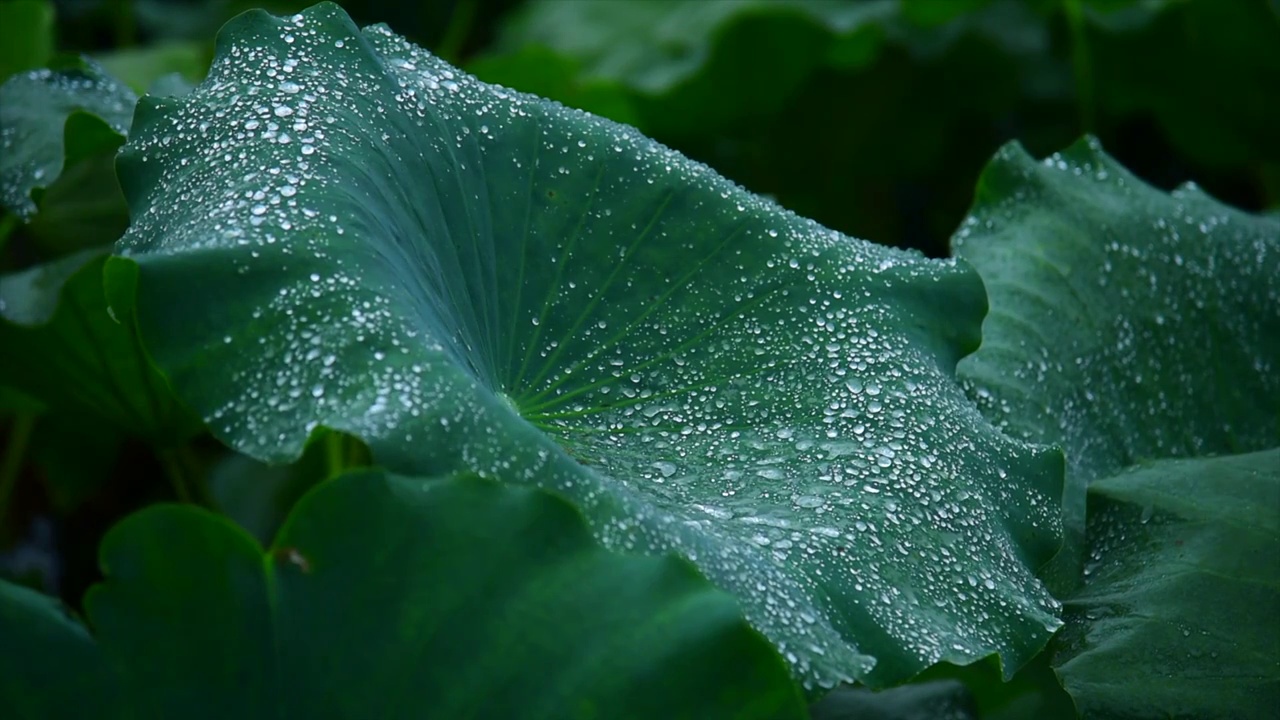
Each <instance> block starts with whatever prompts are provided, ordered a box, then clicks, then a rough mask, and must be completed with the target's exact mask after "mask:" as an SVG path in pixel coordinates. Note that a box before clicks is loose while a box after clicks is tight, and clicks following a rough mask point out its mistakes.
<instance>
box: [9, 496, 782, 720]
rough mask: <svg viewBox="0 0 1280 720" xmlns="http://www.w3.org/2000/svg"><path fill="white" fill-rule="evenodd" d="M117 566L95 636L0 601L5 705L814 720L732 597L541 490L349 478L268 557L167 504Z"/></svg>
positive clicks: (115, 554) (281, 713) (109, 560)
mask: <svg viewBox="0 0 1280 720" xmlns="http://www.w3.org/2000/svg"><path fill="white" fill-rule="evenodd" d="M101 557H102V567H103V571H104V572H105V574H106V580H105V582H104V583H103V584H101V585H99V586H97V587H95V588H94V589H93V590H91V591H90V592H89V595H88V597H87V598H86V608H87V615H88V622H89V624H90V626H91V627H92V628H93V638H92V639H90V637H89V636H88V633H86V632H85V630H84V628H82V627H81V626H79V625H78V624H75V623H72V622H70V621H68V620H66V619H65V618H63V617H62V616H61V615H60V614H59V611H58V610H57V609H56V608H54V607H52V606H51V604H50V603H48V602H47V601H43V602H42V601H41V600H40V599H39V598H36V597H33V596H32V594H31V593H29V592H26V591H20V590H17V589H15V588H13V587H11V586H3V585H0V593H2V594H0V634H3V636H4V637H5V638H6V643H5V645H4V648H3V651H0V663H6V664H7V666H5V667H4V669H5V670H6V671H7V672H5V673H4V674H3V675H2V676H0V683H5V682H7V683H8V684H7V685H3V684H0V693H2V695H0V697H3V699H4V701H5V705H6V707H14V706H17V707H27V706H28V705H25V704H33V703H36V702H40V701H45V702H55V703H57V702H61V703H64V704H70V702H68V701H69V700H72V699H73V702H74V709H67V710H66V711H65V712H63V713H57V712H55V711H54V710H53V709H47V708H46V709H42V711H41V712H40V713H38V716H39V717H58V716H65V717H82V716H83V712H84V708H93V712H94V716H95V717H101V718H112V717H136V716H140V715H145V716H151V717H184V718H228V717H238V718H246V719H248V718H257V717H299V718H303V717H306V718H319V717H340V718H355V717H379V718H391V717H405V718H409V717H414V718H420V717H442V718H446V717H447V718H460V717H495V718H497V717H521V718H569V717H581V718H596V717H599V718H658V717H661V718H718V717H723V718H761V719H765V718H799V717H803V714H804V708H803V705H802V704H801V702H800V697H799V694H798V693H797V691H796V689H795V688H794V686H793V685H792V684H791V682H790V680H789V679H788V677H787V673H786V669H785V665H784V664H783V663H782V661H781V659H780V658H779V657H778V656H777V654H776V653H775V652H774V651H773V650H772V649H771V648H770V647H769V645H768V643H766V642H765V641H764V639H763V638H761V637H760V636H759V635H758V634H756V633H755V632H754V631H752V630H751V629H750V628H749V627H748V626H747V624H746V623H745V622H744V621H743V620H742V617H741V615H740V614H739V612H738V609H737V607H736V605H735V603H734V602H733V600H732V598H730V597H729V596H727V595H725V594H723V593H721V592H719V591H717V590H715V589H713V588H712V587H711V586H710V585H709V584H708V583H707V582H706V581H705V580H703V579H702V578H701V577H699V576H698V575H697V573H696V572H694V571H693V569H692V568H691V567H690V566H689V565H688V564H687V563H685V562H683V561H680V560H677V559H674V558H670V557H667V558H659V557H623V556H619V555H615V554H613V553H610V552H608V551H605V550H603V549H601V548H600V547H599V546H598V545H596V544H595V543H594V542H593V541H592V539H591V537H590V535H589V533H588V531H587V528H586V526H585V524H584V523H583V520H582V517H581V516H580V515H579V514H578V513H577V512H575V511H574V510H573V508H571V507H570V506H569V505H568V504H567V503H565V502H564V501H563V500H560V499H557V498H555V497H553V496H552V495H550V494H547V493H543V492H539V491H535V490H529V489H517V488H510V487H503V486H499V485H496V484H492V483H488V482H484V481H479V480H475V479H456V480H438V481H427V482H424V481H419V480H409V479H401V478H393V477H386V476H384V475H383V474H382V473H380V472H369V473H363V474H355V475H348V476H345V477H343V478H340V479H338V480H335V481H333V482H330V483H326V484H324V485H322V486H320V487H319V488H317V489H316V490H315V491H313V492H312V493H310V494H309V495H308V496H307V497H306V498H305V499H304V500H303V501H302V502H301V503H300V504H299V505H298V507H297V508H296V509H295V511H294V512H293V514H292V516H291V517H290V519H289V521H288V522H287V523H286V526H285V527H284V529H283V530H282V531H281V533H280V535H279V536H278V537H277V538H276V542H275V544H274V545H273V546H272V547H271V549H270V550H268V551H267V552H266V553H265V554H264V552H263V550H262V548H261V547H260V546H258V545H257V543H255V542H254V541H253V539H252V538H250V537H249V536H248V535H246V534H245V533H244V532H243V531H242V530H240V529H239V528H237V527H235V526H234V525H232V524H231V523H230V522H229V521H227V520H226V519H224V518H221V517H218V516H215V515H212V514H210V513H208V512H205V511H202V510H197V509H194V508H192V507H190V506H158V507H153V508H150V509H147V510H144V511H142V512H140V513H138V514H136V515H134V516H131V517H130V518H128V519H126V520H125V521H124V522H123V523H122V524H121V525H119V526H117V527H116V528H115V529H114V530H112V532H111V533H110V534H109V535H108V536H107V538H106V539H105V540H104V541H103V546H102V554H101ZM15 640H16V642H15ZM45 668H51V669H52V668H56V669H57V672H56V673H53V672H45V671H44V670H45ZM109 668H114V669H118V672H119V677H120V681H119V685H118V686H117V681H115V679H114V677H112V675H113V673H112V671H111V670H110V669H109ZM37 682H38V683H39V684H38V685H35V684H34V683H37ZM95 683H96V684H97V686H95V685H94V684H95ZM86 684H87V685H89V687H83V685H86ZM103 686H105V687H103ZM33 689H34V692H33ZM113 691H118V692H119V695H120V696H119V697H117V696H114V695H112V694H111V693H112V692H113ZM73 692H74V694H72V693H73ZM30 706H31V707H33V708H34V707H35V706H34V705H30ZM76 713H79V714H76Z"/></svg>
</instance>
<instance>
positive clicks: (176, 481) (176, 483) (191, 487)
mask: <svg viewBox="0 0 1280 720" xmlns="http://www.w3.org/2000/svg"><path fill="white" fill-rule="evenodd" d="M156 459H157V460H159V461H160V465H161V467H163V468H164V474H165V475H166V476H167V477H168V478H169V485H170V486H171V487H172V488H173V494H174V495H175V496H176V497H177V498H178V501H179V502H184V503H190V504H192V505H199V506H200V507H204V508H208V509H210V510H217V503H215V502H214V500H213V496H212V495H210V494H209V487H208V486H207V485H206V484H205V481H204V473H203V471H202V470H201V468H200V464H199V462H198V461H197V460H196V458H195V456H194V455H192V452H191V447H190V446H187V445H182V446H179V447H176V448H166V449H162V450H157V451H156Z"/></svg>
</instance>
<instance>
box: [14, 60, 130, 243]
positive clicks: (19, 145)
mask: <svg viewBox="0 0 1280 720" xmlns="http://www.w3.org/2000/svg"><path fill="white" fill-rule="evenodd" d="M137 101H138V96H137V95H135V94H134V92H133V91H132V90H130V89H129V88H128V87H127V86H126V85H124V84H123V83H121V82H120V81H118V80H116V79H115V78H113V77H112V76H110V75H108V74H107V73H106V72H105V71H103V70H102V68H101V67H100V66H98V65H97V64H96V63H94V62H92V61H90V60H85V59H78V60H69V61H67V62H66V63H60V64H59V68H58V69H48V68H46V69H41V70H31V71H28V72H25V73H20V74H18V75H15V76H13V77H11V78H9V79H8V80H7V81H5V83H4V85H0V151H2V152H0V205H3V206H5V207H6V208H8V209H10V210H12V211H14V212H16V213H18V214H19V215H21V216H23V217H24V218H30V217H31V216H32V215H34V214H35V212H36V205H37V202H38V201H39V199H38V198H33V197H32V192H33V191H36V190H40V189H43V188H47V187H49V186H50V185H51V184H52V183H53V182H54V181H55V180H56V179H57V178H58V177H59V175H60V174H61V173H62V172H63V170H64V168H70V167H71V166H72V165H74V164H75V163H77V162H79V161H81V160H84V159H86V158H89V157H91V156H93V155H97V154H100V153H110V152H111V151H114V150H115V149H116V148H117V147H119V146H120V144H121V143H122V142H124V137H125V135H127V134H128V132H129V120H130V118H131V117H132V115H133V108H134V105H135V104H136V103H137Z"/></svg>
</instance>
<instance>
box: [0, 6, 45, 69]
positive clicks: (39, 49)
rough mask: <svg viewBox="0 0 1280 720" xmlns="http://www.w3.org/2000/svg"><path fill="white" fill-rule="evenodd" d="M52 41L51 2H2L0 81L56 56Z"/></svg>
mask: <svg viewBox="0 0 1280 720" xmlns="http://www.w3.org/2000/svg"><path fill="white" fill-rule="evenodd" d="M53 40H54V38H53V3H52V2H50V1H49V0H9V2H0V82H3V81H5V80H6V79H8V78H9V76H10V75H13V74H14V73H18V72H22V71H24V70H33V69H35V68H38V67H43V66H44V65H45V63H47V62H49V58H50V57H52V56H53Z"/></svg>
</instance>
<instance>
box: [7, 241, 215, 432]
mask: <svg viewBox="0 0 1280 720" xmlns="http://www.w3.org/2000/svg"><path fill="white" fill-rule="evenodd" d="M105 261H106V253H105V252H104V251H95V250H86V251H82V252H80V253H76V254H74V255H69V256H67V257H65V258H62V259H60V260H56V261H54V262H51V263H47V264H45V265H41V266H38V267H35V268H31V269H29V270H24V271H22V272H18V273H13V274H10V275H4V276H0V347H3V348H4V352H2V353H0V384H3V385H5V386H9V387H12V388H14V389H16V390H19V391H21V392H22V393H23V394H25V395H27V396H29V397H31V398H34V399H36V400H38V401H40V403H41V404H42V405H43V406H44V409H46V410H48V411H52V412H56V413H59V414H62V415H64V416H66V417H68V418H74V421H75V422H76V423H78V424H81V425H82V426H83V427H95V426H100V427H104V432H111V433H125V434H128V435H131V436H134V437H141V438H145V439H146V440H148V441H150V442H152V443H155V444H157V445H160V446H167V445H174V444H176V443H180V442H182V441H184V440H186V439H188V438H190V437H192V436H193V435H195V434H196V433H198V432H199V431H200V430H201V428H202V424H201V422H200V421H199V419H198V418H196V417H194V416H193V415H192V414H191V412H190V411H189V410H187V409H186V408H185V407H183V406H182V404H181V403H179V402H178V401H177V400H176V399H175V398H174V396H173V393H172V392H171V391H170V390H169V386H168V383H167V382H166V381H165V379H164V378H163V377H162V376H161V375H160V373H159V372H158V371H157V370H156V368H155V367H154V366H153V365H152V364H151V362H150V360H149V359H148V358H147V355H146V352H145V351H144V350H143V348H142V346H141V344H140V341H139V338H138V333H137V329H136V327H135V326H134V325H133V323H132V315H131V313H130V310H129V304H128V303H129V302H130V301H131V300H132V298H130V297H129V296H128V295H127V294H121V296H120V297H119V298H117V308H118V309H119V310H120V313H121V314H120V315H117V316H112V314H111V311H110V310H108V308H107V296H106V291H105V288H104V286H103V265H104V262H105ZM108 429H109V430H108Z"/></svg>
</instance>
